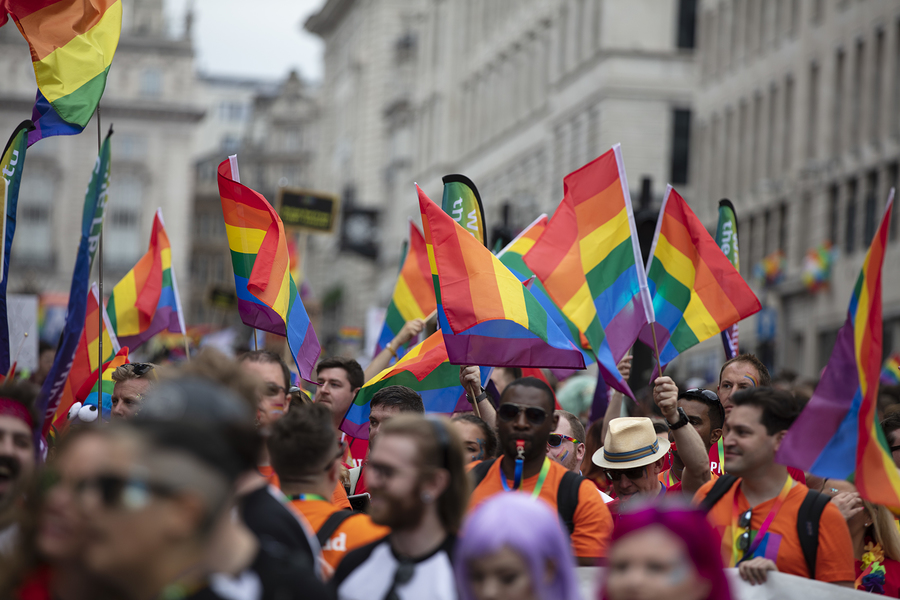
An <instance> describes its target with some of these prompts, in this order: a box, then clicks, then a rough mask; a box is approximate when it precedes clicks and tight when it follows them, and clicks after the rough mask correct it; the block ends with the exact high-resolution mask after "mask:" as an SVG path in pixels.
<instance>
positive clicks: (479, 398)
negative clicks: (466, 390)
mask: <svg viewBox="0 0 900 600" xmlns="http://www.w3.org/2000/svg"><path fill="white" fill-rule="evenodd" d="M485 398H487V392H486V391H485V389H484V388H481V393H480V394H478V395H477V396H475V398H474V400H473V399H472V398H470V397H469V394H466V400H468V401H469V404H478V403H479V402H481V401H482V400H484V399H485Z"/></svg>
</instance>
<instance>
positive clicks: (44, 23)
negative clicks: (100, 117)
mask: <svg viewBox="0 0 900 600" xmlns="http://www.w3.org/2000/svg"><path fill="white" fill-rule="evenodd" d="M7 12H8V13H9V14H10V15H12V18H13V20H14V21H15V22H16V26H17V27H18V28H19V31H21V32H22V35H23V36H24V37H25V40H26V41H27V42H28V46H29V47H30V48H31V61H32V64H33V66H34V76H35V79H36V80H37V85H38V91H37V99H36V101H35V104H34V109H33V111H32V117H31V119H32V121H34V125H35V128H36V129H35V130H34V131H32V132H31V133H29V134H28V144H29V145H31V144H33V143H35V142H36V141H38V140H40V139H42V138H45V137H50V136H53V135H74V134H77V133H81V131H82V130H83V129H84V127H85V126H86V125H87V124H88V121H90V120H91V116H92V115H93V114H94V111H95V110H96V109H97V105H98V104H99V103H100V97H101V96H103V90H104V89H106V76H107V74H108V73H109V67H110V65H111V64H112V60H113V56H114V55H115V53H116V47H117V46H118V45H119V34H120V33H121V31H122V2H121V1H120V0H55V1H54V0H5V1H4V2H3V3H2V5H0V25H3V24H4V23H6V20H7V17H6V13H7Z"/></svg>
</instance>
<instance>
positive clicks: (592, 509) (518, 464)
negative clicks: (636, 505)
mask: <svg viewBox="0 0 900 600" xmlns="http://www.w3.org/2000/svg"><path fill="white" fill-rule="evenodd" d="M554 408H555V403H554V402H553V391H552V390H551V389H550V387H549V386H548V385H547V384H546V383H544V382H543V381H541V380H539V379H537V378H534V377H524V378H522V379H517V380H516V381H513V382H512V383H510V384H509V385H508V386H506V389H505V390H504V391H503V395H502V396H501V397H500V404H499V405H498V407H497V433H498V435H499V438H500V451H501V452H502V455H501V457H500V458H498V459H495V460H490V461H484V462H482V463H480V464H478V465H476V466H475V467H474V468H472V470H471V471H470V475H471V476H472V480H473V484H474V485H475V490H474V491H473V492H472V497H471V498H470V500H469V508H470V509H473V508H475V507H476V506H478V505H479V504H481V503H482V502H484V501H485V500H486V499H488V498H490V497H491V496H493V495H495V494H499V493H503V492H504V491H513V490H516V491H520V492H525V493H530V494H531V495H532V496H533V497H540V498H541V499H542V500H544V501H545V502H547V503H548V504H549V505H550V506H551V507H553V508H554V509H556V510H557V511H558V512H559V514H560V518H561V519H562V521H563V522H564V523H565V524H566V526H567V527H568V528H569V532H570V534H571V539H572V549H573V554H574V555H575V556H576V557H577V558H578V562H579V564H581V565H596V564H597V560H598V559H600V558H601V557H604V556H606V547H607V545H608V543H609V538H610V535H611V534H612V527H613V521H612V516H611V515H610V513H609V509H608V508H606V505H605V504H604V503H603V500H602V498H601V497H600V495H599V494H598V493H597V488H596V487H595V486H594V484H592V483H591V482H590V481H588V480H586V479H584V478H583V477H582V476H580V475H579V474H577V473H574V472H571V471H568V470H567V469H566V468H565V467H563V466H562V465H560V464H559V463H557V462H555V461H552V460H550V459H549V458H548V457H547V444H548V441H549V438H550V434H551V432H552V431H554V430H555V429H556V427H557V425H558V422H559V417H558V416H557V415H555V414H554Z"/></svg>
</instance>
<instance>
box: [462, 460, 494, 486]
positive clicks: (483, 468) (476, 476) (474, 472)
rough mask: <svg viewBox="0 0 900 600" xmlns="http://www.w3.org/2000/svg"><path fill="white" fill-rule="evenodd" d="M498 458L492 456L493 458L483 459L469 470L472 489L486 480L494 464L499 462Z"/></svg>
mask: <svg viewBox="0 0 900 600" xmlns="http://www.w3.org/2000/svg"><path fill="white" fill-rule="evenodd" d="M497 460H499V459H496V458H492V459H491V460H483V461H481V462H480V463H478V464H477V465H475V466H474V467H472V469H471V470H470V471H469V479H470V480H471V481H472V489H473V490H474V489H475V488H477V487H478V485H479V484H480V483H481V482H482V481H484V478H485V477H486V476H487V474H488V471H490V470H491V467H493V466H494V463H495V462H497Z"/></svg>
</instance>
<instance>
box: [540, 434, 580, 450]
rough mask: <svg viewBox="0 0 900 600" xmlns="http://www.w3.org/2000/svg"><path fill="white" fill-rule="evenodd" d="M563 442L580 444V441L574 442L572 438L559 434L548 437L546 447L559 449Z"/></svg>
mask: <svg viewBox="0 0 900 600" xmlns="http://www.w3.org/2000/svg"><path fill="white" fill-rule="evenodd" d="M563 440H565V441H567V442H572V443H573V444H576V445H577V444H581V443H582V442H581V441H580V440H576V439H575V438H573V437H569V436H567V435H563V434H561V433H551V434H550V437H549V438H547V445H548V446H550V447H551V448H559V446H560V445H561V444H562V443H563Z"/></svg>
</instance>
